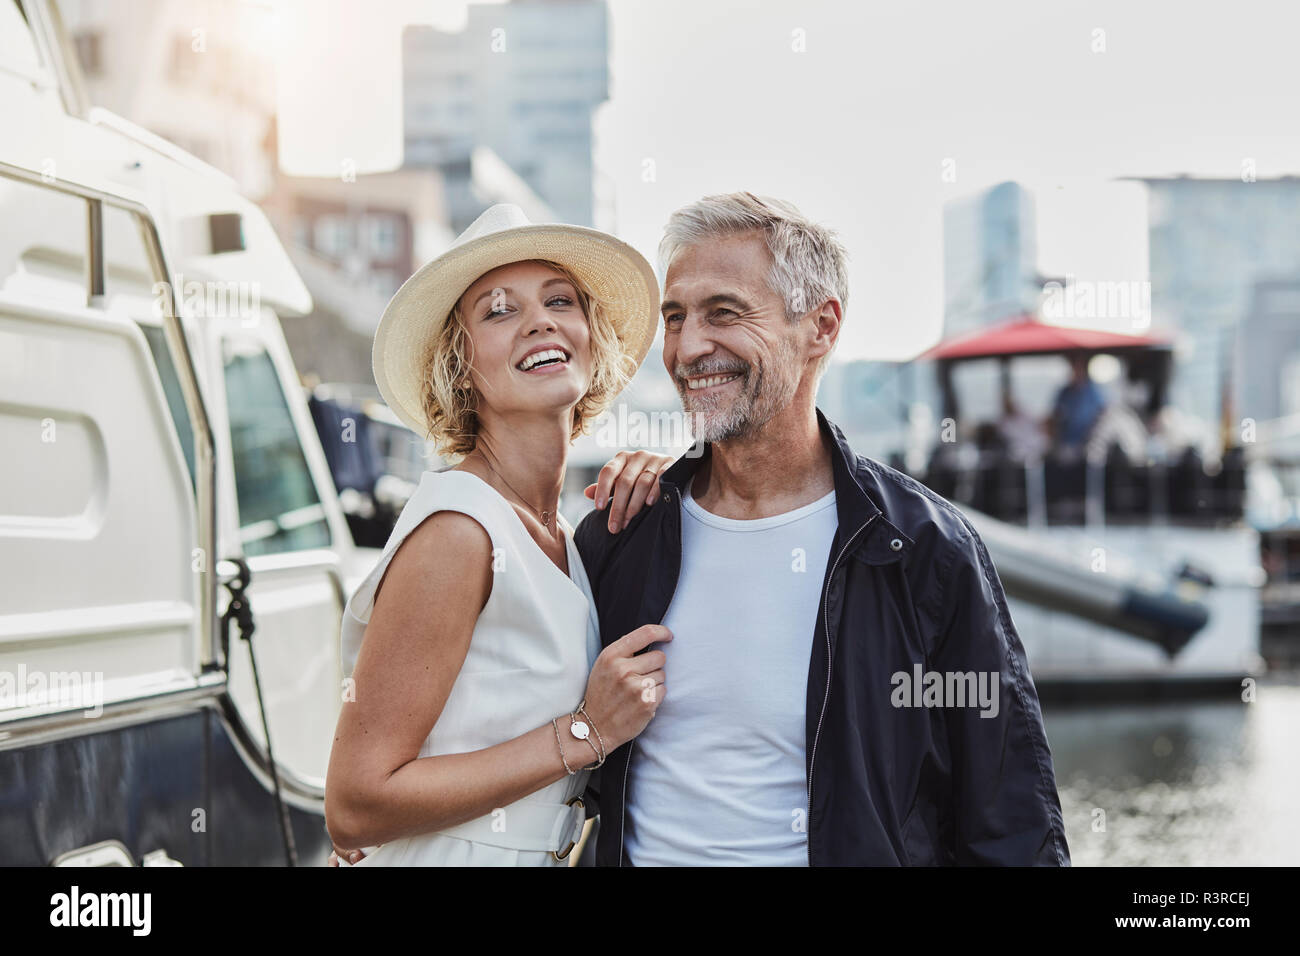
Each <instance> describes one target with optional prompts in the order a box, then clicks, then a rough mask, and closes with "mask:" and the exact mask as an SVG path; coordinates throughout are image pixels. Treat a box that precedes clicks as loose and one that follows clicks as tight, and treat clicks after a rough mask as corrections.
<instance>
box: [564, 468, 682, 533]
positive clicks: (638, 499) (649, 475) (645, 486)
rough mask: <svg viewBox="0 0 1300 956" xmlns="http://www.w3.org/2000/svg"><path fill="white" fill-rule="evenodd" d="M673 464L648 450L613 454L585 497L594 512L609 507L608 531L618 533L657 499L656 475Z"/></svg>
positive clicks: (589, 486)
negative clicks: (593, 502) (607, 505)
mask: <svg viewBox="0 0 1300 956" xmlns="http://www.w3.org/2000/svg"><path fill="white" fill-rule="evenodd" d="M672 463H673V459H672V458H671V457H669V456H668V455H656V454H654V453H653V452H648V451H630V452H629V451H621V452H619V453H618V454H617V455H615V456H614V457H613V458H612V459H611V460H610V461H609V462H608V463H607V464H606V465H605V467H604V468H602V469H600V474H599V475H598V476H597V478H596V483H595V484H594V485H588V486H587V488H586V491H585V492H584V494H586V496H587V497H588V498H591V499H592V500H594V501H595V502H596V508H597V510H603V509H604V507H605V505H606V504H607V503H608V504H609V530H610V531H611V532H619V531H622V530H623V529H624V528H626V527H627V523H628V522H629V521H631V520H632V518H633V517H635V516H636V514H637V513H638V512H639V511H640V510H641V509H642V508H645V507H647V506H649V505H653V504H654V503H655V502H656V501H658V500H659V475H660V474H661V473H662V472H663V471H664V470H665V469H666V468H667V467H668V466H669V465H671V464H672Z"/></svg>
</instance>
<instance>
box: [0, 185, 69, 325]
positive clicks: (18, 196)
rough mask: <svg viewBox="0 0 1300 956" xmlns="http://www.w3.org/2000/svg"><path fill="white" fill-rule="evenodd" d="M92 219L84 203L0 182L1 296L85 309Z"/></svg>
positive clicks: (64, 195) (36, 187)
mask: <svg viewBox="0 0 1300 956" xmlns="http://www.w3.org/2000/svg"><path fill="white" fill-rule="evenodd" d="M50 173H51V175H56V174H57V173H56V171H55V170H50ZM88 216H89V212H88V210H87V203H86V201H85V200H84V199H81V198H79V197H77V196H70V195H68V194H67V193H61V192H58V191H57V190H54V189H47V188H45V187H44V186H40V185H37V184H34V183H28V182H22V181H20V180H17V179H8V178H4V177H0V222H3V223H5V224H6V227H5V229H4V230H3V231H2V232H0V291H2V292H6V293H10V294H13V295H17V296H21V297H23V298H35V299H44V300H47V301H53V302H58V303H61V304H63V305H79V306H84V305H85V304H86V293H87V288H88V283H87V278H86V275H87V273H86V223H87V221H88Z"/></svg>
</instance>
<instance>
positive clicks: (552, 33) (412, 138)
mask: <svg viewBox="0 0 1300 956" xmlns="http://www.w3.org/2000/svg"><path fill="white" fill-rule="evenodd" d="M402 74H403V97H404V105H403V110H404V113H405V127H406V129H405V140H406V158H405V164H406V165H407V166H413V167H436V168H438V169H439V170H440V171H441V172H442V174H443V178H444V181H445V182H446V184H447V191H448V207H449V211H450V213H451V217H452V223H451V225H452V228H453V231H455V232H459V231H461V230H462V229H464V227H465V226H467V225H469V223H470V222H472V221H473V220H474V219H475V217H477V216H478V214H479V213H480V212H482V210H483V208H484V206H485V203H484V201H483V198H482V197H481V196H480V195H478V190H476V189H475V188H474V185H473V178H474V175H473V168H472V156H473V153H474V149H475V147H481V146H486V147H489V148H490V149H491V150H492V151H493V152H494V153H495V154H496V155H497V156H499V157H500V158H501V159H502V160H504V162H505V164H506V165H507V166H509V168H511V169H512V170H514V171H515V172H516V173H517V174H518V175H519V177H520V178H521V179H522V180H523V181H524V182H525V183H527V185H528V186H529V187H530V188H531V189H532V190H533V191H534V192H535V193H536V194H537V195H538V196H539V197H540V198H541V199H542V200H543V201H544V202H545V203H546V204H547V205H548V206H549V207H550V208H551V209H552V210H554V212H555V214H556V215H557V216H559V217H560V218H561V219H562V220H563V221H565V222H570V223H576V224H579V225H591V224H592V212H593V185H592V184H593V179H594V169H593V163H592V128H591V118H592V112H593V111H594V110H595V109H596V107H597V106H599V105H600V104H601V103H602V102H604V101H605V100H606V99H607V98H608V51H607V39H606V11H605V4H604V2H603V0H515V2H512V3H506V4H474V5H471V6H470V7H469V8H468V13H467V20H466V25H465V28H464V29H463V30H462V31H460V32H458V33H449V32H447V31H444V30H438V29H435V28H433V27H427V26H412V27H408V28H407V29H406V30H405V31H404V32H403V35H402Z"/></svg>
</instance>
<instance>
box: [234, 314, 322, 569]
mask: <svg viewBox="0 0 1300 956" xmlns="http://www.w3.org/2000/svg"><path fill="white" fill-rule="evenodd" d="M222 357H223V363H224V367H225V382H226V405H227V408H228V409H229V414H230V444H231V454H232V457H233V462H234V466H235V492H236V496H237V498H238V501H239V525H240V538H241V540H242V542H243V548H244V554H246V555H248V556H250V557H252V556H255V555H259V554H278V553H280V552H284V551H301V550H305V549H308V548H324V547H329V545H330V532H329V525H328V523H327V522H326V520H325V509H324V507H323V506H322V505H321V500H320V496H319V495H318V494H317V493H316V486H315V484H314V483H313V482H312V477H311V472H310V471H309V470H308V467H307V458H306V456H305V455H304V454H303V451H302V445H301V444H299V441H298V432H297V429H296V428H295V427H294V423H293V418H292V417H291V416H290V414H289V404H288V402H287V401H286V400H285V396H284V392H283V390H282V389H281V388H280V379H279V377H278V376H277V375H276V371H275V365H274V364H273V363H272V361H271V356H270V355H269V354H268V353H267V351H266V349H265V348H264V347H263V346H262V345H261V343H259V342H257V341H256V340H254V339H245V338H234V337H231V338H227V339H225V340H224V342H223V345H222Z"/></svg>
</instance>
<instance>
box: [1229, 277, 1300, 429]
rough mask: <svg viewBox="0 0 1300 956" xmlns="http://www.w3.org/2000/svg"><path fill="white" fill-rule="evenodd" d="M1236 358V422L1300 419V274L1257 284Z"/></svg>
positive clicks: (1243, 322) (1239, 332)
mask: <svg viewBox="0 0 1300 956" xmlns="http://www.w3.org/2000/svg"><path fill="white" fill-rule="evenodd" d="M1234 358H1235V372H1234V375H1233V379H1234V380H1235V381H1236V383H1237V389H1236V401H1235V404H1236V417H1237V418H1239V419H1240V418H1250V419H1253V420H1255V421H1256V422H1266V421H1270V420H1272V419H1275V418H1283V417H1286V416H1289V415H1295V416H1300V275H1297V276H1295V277H1293V278H1290V279H1263V280H1260V281H1258V282H1255V283H1254V284H1253V286H1252V288H1251V291H1250V308H1249V310H1248V311H1247V312H1246V315H1245V317H1244V318H1243V319H1242V320H1241V325H1240V326H1238V328H1237V336H1236V354H1235V356H1234Z"/></svg>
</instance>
